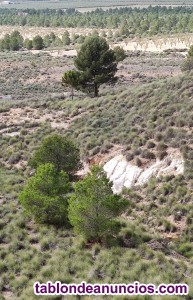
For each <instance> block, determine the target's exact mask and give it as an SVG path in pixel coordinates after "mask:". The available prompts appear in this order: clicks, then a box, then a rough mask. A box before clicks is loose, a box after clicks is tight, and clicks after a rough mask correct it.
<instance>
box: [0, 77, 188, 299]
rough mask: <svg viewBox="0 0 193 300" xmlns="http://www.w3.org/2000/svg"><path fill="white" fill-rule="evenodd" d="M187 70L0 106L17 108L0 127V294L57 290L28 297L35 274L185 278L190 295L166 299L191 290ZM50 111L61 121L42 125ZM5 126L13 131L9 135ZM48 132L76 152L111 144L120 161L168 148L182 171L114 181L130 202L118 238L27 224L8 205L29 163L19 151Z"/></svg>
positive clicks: (94, 151)
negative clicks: (96, 238)
mask: <svg viewBox="0 0 193 300" xmlns="http://www.w3.org/2000/svg"><path fill="white" fill-rule="evenodd" d="M192 77H193V74H192V73H190V74H185V75H183V76H180V77H176V78H171V79H167V80H157V81H154V82H153V83H149V84H143V85H135V86H133V87H125V86H123V87H112V88H106V89H105V88H104V89H103V91H102V96H101V97H99V98H98V99H93V98H88V97H87V98H80V99H75V100H73V101H72V100H70V99H66V100H64V99H60V100H52V101H45V100H42V101H41V100H40V101H39V102H37V101H35V102H33V101H30V102H17V101H16V102H13V103H11V105H8V104H6V105H5V107H6V109H5V111H2V112H1V115H0V117H1V118H2V117H3V116H4V117H6V116H7V118H8V119H9V116H10V112H11V110H10V106H12V108H11V109H12V110H13V109H17V110H16V112H17V113H18V115H17V119H16V123H14V124H12V126H11V125H10V124H9V128H8V132H7V131H6V132H4V133H3V132H1V140H0V145H1V148H0V159H1V163H2V166H1V169H0V185H1V194H0V203H1V207H0V212H1V222H0V228H1V236H0V246H1V247H0V257H1V263H0V270H1V273H2V281H1V285H0V289H1V296H0V299H14V300H16V299H20V300H24V299H29V300H32V299H33V300H34V299H36V298H37V299H61V298H60V297H53V298H49V297H35V296H34V295H33V291H32V286H33V283H34V282H35V281H36V280H38V281H41V282H46V281H48V280H52V281H56V280H60V281H62V282H66V283H69V282H76V283H77V282H80V281H82V280H85V281H89V282H92V283H94V282H106V283H107V282H110V283H115V282H117V283H122V282H132V281H135V280H137V281H139V282H144V283H150V282H152V283H155V284H159V283H162V282H164V283H170V282H173V283H179V282H187V283H188V284H189V285H190V288H191V290H190V295H189V296H184V297H183V296H182V297H179V296H172V297H170V299H172V300H177V299H183V300H184V299H186V300H188V299H189V300H190V299H192V297H193V290H192V288H193V287H192V280H193V268H192V265H193V175H192V174H193V173H192V165H193V151H192V147H193V139H192V126H193V110H192V108H193V96H192V95H193V94H192V92H193V80H192ZM12 113H13V114H14V112H13V111H12ZM19 115H21V116H22V117H23V118H25V117H26V116H28V120H26V122H25V123H24V122H23V124H19V125H18V124H17V122H20V121H21V120H20V118H19ZM42 115H44V118H43V119H41V122H40V121H39V120H40V117H41V118H42ZM53 116H54V118H55V119H54V120H55V124H60V125H61V124H65V125H66V124H67V126H63V127H62V126H57V125H55V127H53V126H51V123H52V122H53V118H52V117H53ZM30 117H31V119H30ZM32 117H33V118H32ZM8 119H6V120H8ZM9 121H10V122H11V120H9ZM6 122H8V121H6ZM4 125H5V126H6V123H4ZM21 126H22V127H21ZM4 129H6V128H4ZM4 129H3V130H4ZM14 130H15V131H16V132H17V136H16V135H14V134H12V135H11V134H9V133H13V132H14ZM52 132H60V133H62V134H67V135H68V136H70V137H71V138H72V139H74V140H75V141H77V143H78V144H79V146H80V149H81V156H82V158H83V159H84V160H88V159H91V158H95V160H96V161H97V158H99V157H103V156H104V155H106V154H111V153H113V151H114V149H115V148H116V147H118V148H119V150H122V152H123V153H124V155H126V157H127V159H128V160H129V161H131V162H133V163H137V160H138V161H139V160H140V161H141V163H142V164H144V165H145V164H147V163H149V162H150V161H154V160H155V158H156V157H162V156H163V157H164V155H165V152H167V151H168V149H172V148H174V149H175V148H178V149H179V150H180V151H181V153H182V154H183V156H184V158H185V173H184V175H179V176H177V177H174V176H167V177H161V178H159V179H155V178H152V179H151V180H150V181H149V183H148V184H146V185H145V186H143V187H135V188H134V189H132V190H124V192H123V194H124V196H125V197H126V198H128V201H129V202H130V206H129V209H128V210H127V211H126V212H125V213H124V215H123V216H122V218H121V222H122V225H123V227H122V229H121V232H120V234H119V237H118V239H117V240H111V239H110V240H107V241H106V246H107V247H105V246H101V245H96V244H95V245H90V244H85V243H84V242H83V241H82V239H81V237H77V236H74V234H73V232H72V230H71V229H65V228H61V229H56V228H54V227H52V226H46V225H45V226H42V225H41V226H40V225H37V224H34V222H33V220H31V219H30V218H28V217H27V216H25V215H24V214H23V211H22V208H21V207H20V205H19V204H18V200H17V194H18V191H19V190H20V189H21V188H22V186H23V183H24V182H25V180H26V178H27V177H28V176H29V174H30V171H31V170H30V169H29V167H26V160H27V159H28V158H29V157H30V156H31V153H32V152H33V151H34V149H35V148H36V147H37V146H38V144H39V143H40V141H41V139H42V138H43V137H45V136H46V135H49V134H50V133H52ZM66 299H70V297H66ZM84 299H89V297H84ZM96 299H97V297H96ZM98 299H101V297H100V298H98ZM105 299H111V298H109V297H105ZM114 299H120V297H118V298H116V297H114ZM123 299H139V298H137V297H135V298H132V297H129V298H127V297H124V298H123ZM140 299H143V300H154V299H156V300H159V299H167V297H159V296H156V297H155V296H145V297H140Z"/></svg>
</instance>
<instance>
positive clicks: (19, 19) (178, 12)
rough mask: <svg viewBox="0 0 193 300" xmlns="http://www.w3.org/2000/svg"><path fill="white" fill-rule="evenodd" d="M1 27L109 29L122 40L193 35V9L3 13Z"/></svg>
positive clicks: (6, 10) (1, 14)
mask: <svg viewBox="0 0 193 300" xmlns="http://www.w3.org/2000/svg"><path fill="white" fill-rule="evenodd" d="M0 25H20V26H40V27H70V28H76V27H81V28H84V27H86V28H89V27H90V28H108V29H116V30H117V34H119V35H121V36H130V37H132V36H133V35H139V36H147V35H150V36H151V35H156V34H164V33H183V32H193V8H192V7H174V8H171V7H159V6H157V7H151V6H149V7H148V8H141V9H140V8H129V7H125V8H119V9H118V8H115V9H109V10H107V11H103V10H102V9H96V10H95V11H92V12H85V13H80V12H78V11H76V10H75V9H68V10H66V11H64V10H61V9H59V10H51V9H46V10H35V9H25V10H16V9H0Z"/></svg>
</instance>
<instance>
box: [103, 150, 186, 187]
mask: <svg viewBox="0 0 193 300" xmlns="http://www.w3.org/2000/svg"><path fill="white" fill-rule="evenodd" d="M103 168H104V170H105V172H106V173H107V177H108V178H109V179H110V180H111V181H112V182H113V192H114V193H120V192H121V191H122V189H123V187H126V188H131V187H132V186H134V185H143V184H145V183H146V182H147V181H148V180H149V179H150V178H151V177H152V176H155V177H159V176H164V175H170V174H174V175H178V174H183V172H184V159H183V157H182V155H181V154H180V153H179V152H178V153H177V152H176V153H173V154H168V156H166V157H165V158H164V159H163V160H156V161H155V162H154V163H153V164H151V165H149V166H148V167H146V168H144V169H142V168H139V167H137V166H136V165H133V164H131V163H129V162H127V160H126V158H125V157H124V156H123V155H118V156H115V157H114V158H112V159H111V160H110V161H108V162H107V163H106V164H105V165H104V167H103Z"/></svg>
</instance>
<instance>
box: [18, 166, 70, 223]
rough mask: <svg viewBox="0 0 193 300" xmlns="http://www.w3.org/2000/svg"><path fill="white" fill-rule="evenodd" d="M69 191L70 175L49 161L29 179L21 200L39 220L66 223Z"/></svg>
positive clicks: (21, 194) (40, 221)
mask: <svg viewBox="0 0 193 300" xmlns="http://www.w3.org/2000/svg"><path fill="white" fill-rule="evenodd" d="M69 191H70V183H69V179H68V175H67V174H65V173H64V171H59V172H58V171H57V170H56V169H55V166H54V165H52V164H49V163H47V164H44V165H40V166H39V167H38V168H37V172H36V174H35V175H34V176H33V177H31V178H30V179H29V180H28V181H27V183H26V186H25V187H24V189H23V191H22V192H21V193H20V195H19V200H20V203H21V204H22V206H23V207H24V209H25V210H26V212H27V213H29V214H30V215H32V216H34V218H35V220H36V221H37V222H39V223H47V224H55V225H64V224H65V225H66V224H68V216H67V207H68V203H67V199H68V194H69Z"/></svg>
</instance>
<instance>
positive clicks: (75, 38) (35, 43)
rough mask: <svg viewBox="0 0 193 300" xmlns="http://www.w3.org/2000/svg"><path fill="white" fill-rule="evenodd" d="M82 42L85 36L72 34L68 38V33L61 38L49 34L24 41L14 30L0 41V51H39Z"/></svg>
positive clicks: (52, 33)
mask: <svg viewBox="0 0 193 300" xmlns="http://www.w3.org/2000/svg"><path fill="white" fill-rule="evenodd" d="M84 40H85V36H83V35H78V34H74V35H72V36H71V37H70V34H69V32H68V31H65V32H64V33H63V35H62V37H61V38H59V37H58V36H56V35H55V33H54V32H51V33H50V34H47V35H45V36H44V37H42V36H40V35H36V36H35V37H34V38H33V39H28V38H27V39H24V38H23V36H22V35H21V33H20V32H19V31H17V30H15V31H13V32H12V33H11V34H6V35H5V36H4V38H2V39H0V51H4V50H8V51H18V50H20V49H22V48H26V49H28V50H31V49H35V50H41V49H44V48H48V47H60V46H68V45H70V44H71V43H73V44H74V43H77V44H81V43H83V42H84Z"/></svg>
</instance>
